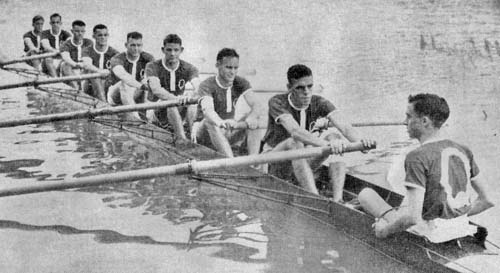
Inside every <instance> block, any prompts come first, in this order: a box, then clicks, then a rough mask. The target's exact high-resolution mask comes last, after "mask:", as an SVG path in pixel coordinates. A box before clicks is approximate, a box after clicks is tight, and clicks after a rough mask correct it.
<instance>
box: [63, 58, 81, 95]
mask: <svg viewBox="0 0 500 273" xmlns="http://www.w3.org/2000/svg"><path fill="white" fill-rule="evenodd" d="M61 72H62V75H63V76H74V75H76V73H75V72H74V71H73V68H72V67H71V66H70V65H69V64H67V63H64V62H63V63H62V64H61ZM69 84H70V85H71V87H73V88H74V89H76V90H80V86H79V84H78V82H76V81H72V82H69Z"/></svg>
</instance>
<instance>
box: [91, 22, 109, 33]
mask: <svg viewBox="0 0 500 273" xmlns="http://www.w3.org/2000/svg"><path fill="white" fill-rule="evenodd" d="M99 29H108V27H107V26H106V25H103V24H97V25H95V26H94V28H93V29H92V32H93V33H95V32H96V30H99Z"/></svg>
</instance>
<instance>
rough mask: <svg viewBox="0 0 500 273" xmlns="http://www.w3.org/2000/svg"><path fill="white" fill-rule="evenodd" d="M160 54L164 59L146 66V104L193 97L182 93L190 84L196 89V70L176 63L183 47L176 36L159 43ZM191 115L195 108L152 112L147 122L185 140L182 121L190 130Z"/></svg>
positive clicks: (197, 81) (193, 115)
mask: <svg viewBox="0 0 500 273" xmlns="http://www.w3.org/2000/svg"><path fill="white" fill-rule="evenodd" d="M161 50H162V52H163V54H164V55H165V56H164V57H163V58H161V59H159V60H156V61H154V62H151V63H149V64H148V65H147V66H146V77H147V79H148V81H149V86H150V88H151V92H150V94H149V96H148V100H149V101H157V100H172V99H180V100H187V99H188V98H190V97H192V96H193V94H188V93H185V89H186V85H187V84H188V83H190V84H191V85H192V87H193V88H194V90H195V91H196V89H197V87H198V85H199V79H198V74H199V72H198V69H197V68H196V67H195V66H194V65H192V64H190V63H188V62H186V61H184V60H181V59H180V55H181V54H182V52H183V51H184V47H182V39H181V38H180V37H179V36H178V35H177V34H168V35H167V36H166V37H165V39H163V47H162V48H161ZM195 115H196V105H188V106H179V107H171V108H168V109H160V110H155V111H154V115H152V117H150V119H152V121H153V122H154V123H156V124H158V125H159V126H161V127H164V126H166V125H167V123H168V124H170V125H171V126H172V127H173V130H174V132H175V134H176V135H177V136H179V137H180V138H182V139H186V133H185V132H184V126H183V119H185V120H186V122H187V124H188V127H189V128H191V125H192V123H193V120H194V117H195Z"/></svg>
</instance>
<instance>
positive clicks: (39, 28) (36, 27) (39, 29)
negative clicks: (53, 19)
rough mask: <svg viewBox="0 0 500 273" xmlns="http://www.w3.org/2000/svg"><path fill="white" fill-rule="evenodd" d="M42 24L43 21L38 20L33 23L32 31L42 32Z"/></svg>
mask: <svg viewBox="0 0 500 273" xmlns="http://www.w3.org/2000/svg"><path fill="white" fill-rule="evenodd" d="M43 23H44V21H43V20H38V21H35V22H34V23H33V30H34V31H35V32H42V30H43Z"/></svg>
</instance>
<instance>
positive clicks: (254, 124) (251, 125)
mask: <svg viewBox="0 0 500 273" xmlns="http://www.w3.org/2000/svg"><path fill="white" fill-rule="evenodd" d="M245 122H246V123H247V127H248V129H252V130H255V129H257V128H258V127H259V117H256V116H249V117H248V118H246V119H245Z"/></svg>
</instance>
